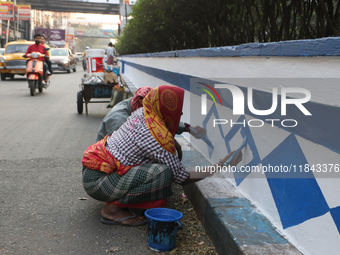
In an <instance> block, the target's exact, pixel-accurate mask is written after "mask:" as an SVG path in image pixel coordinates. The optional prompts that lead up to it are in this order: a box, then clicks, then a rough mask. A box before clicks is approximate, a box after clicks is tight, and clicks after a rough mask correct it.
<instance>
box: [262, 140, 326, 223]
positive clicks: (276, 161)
mask: <svg viewBox="0 0 340 255" xmlns="http://www.w3.org/2000/svg"><path fill="white" fill-rule="evenodd" d="M305 164H308V162H307V160H306V158H305V156H304V154H303V152H302V150H301V148H300V145H299V143H298V141H297V140H296V137H295V136H294V135H293V134H291V135H289V136H288V137H287V138H286V139H285V140H284V141H283V142H282V143H281V144H279V145H278V146H277V147H276V148H275V149H274V150H273V151H272V152H271V153H270V154H269V155H267V156H266V157H265V158H264V159H263V160H262V165H263V166H267V167H269V166H273V167H274V166H280V165H283V166H288V167H289V166H291V165H292V166H294V165H295V166H300V165H302V166H304V165H305ZM298 170H299V169H298ZM294 176H295V178H294ZM266 177H267V182H268V184H269V187H270V190H271V193H272V195H273V198H274V201H275V204H276V207H277V210H278V213H279V215H280V219H281V222H282V226H283V228H284V229H285V228H288V227H292V226H295V225H298V224H300V223H302V222H304V221H306V220H309V219H311V218H315V217H319V216H321V215H323V214H325V213H327V212H329V207H328V204H327V202H326V200H325V198H324V196H323V194H322V191H321V189H320V187H319V185H318V183H317V182H316V180H315V178H314V174H313V172H311V171H309V172H307V173H306V172H304V171H302V172H301V173H300V172H296V173H276V172H274V173H266ZM285 177H287V178H285Z"/></svg>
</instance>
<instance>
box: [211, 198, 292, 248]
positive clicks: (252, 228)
mask: <svg viewBox="0 0 340 255" xmlns="http://www.w3.org/2000/svg"><path fill="white" fill-rule="evenodd" d="M208 203H209V205H210V207H211V208H212V209H213V210H212V212H213V213H215V214H216V215H218V218H219V220H220V221H221V223H222V225H224V226H225V228H226V229H228V231H229V232H230V235H231V236H233V237H234V238H235V239H236V240H235V241H237V242H238V243H239V245H240V246H242V245H270V244H286V243H287V240H286V239H284V238H283V237H282V236H281V235H279V234H278V233H277V231H276V230H275V228H274V227H273V226H272V224H271V223H270V222H269V220H268V219H267V218H266V217H264V216H263V215H262V214H260V213H258V211H257V209H256V208H255V207H254V206H253V205H252V204H251V203H250V202H249V201H248V200H247V199H245V198H208ZM205 216H206V217H207V218H213V216H212V215H209V214H206V215H205Z"/></svg>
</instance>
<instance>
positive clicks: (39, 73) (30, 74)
mask: <svg viewBox="0 0 340 255" xmlns="http://www.w3.org/2000/svg"><path fill="white" fill-rule="evenodd" d="M27 57H29V58H30V60H28V62H27V67H26V76H27V81H28V87H29V88H30V92H31V96H35V92H36V89H38V90H39V92H40V93H41V92H43V88H47V87H48V86H49V83H48V84H46V85H45V86H44V85H43V74H44V62H43V61H41V60H40V59H39V58H41V57H45V55H44V54H41V53H40V52H32V53H30V54H27Z"/></svg>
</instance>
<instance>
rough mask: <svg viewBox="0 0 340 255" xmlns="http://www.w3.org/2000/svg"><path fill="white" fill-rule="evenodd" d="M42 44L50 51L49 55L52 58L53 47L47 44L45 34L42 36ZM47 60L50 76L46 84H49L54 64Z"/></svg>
mask: <svg viewBox="0 0 340 255" xmlns="http://www.w3.org/2000/svg"><path fill="white" fill-rule="evenodd" d="M40 43H41V44H42V45H44V47H45V49H48V55H49V56H51V47H50V46H49V45H47V44H46V36H45V35H44V34H41V38H40ZM45 60H46V64H47V66H48V71H49V73H47V75H48V76H47V80H46V82H48V80H49V76H51V75H52V62H51V60H49V59H45Z"/></svg>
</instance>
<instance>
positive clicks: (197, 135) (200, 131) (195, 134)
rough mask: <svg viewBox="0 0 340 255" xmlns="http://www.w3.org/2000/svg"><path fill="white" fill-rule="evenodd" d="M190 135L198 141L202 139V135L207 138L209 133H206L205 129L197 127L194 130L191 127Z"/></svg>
mask: <svg viewBox="0 0 340 255" xmlns="http://www.w3.org/2000/svg"><path fill="white" fill-rule="evenodd" d="M189 133H190V135H192V136H193V137H195V138H196V139H200V135H201V136H203V137H206V136H207V132H206V131H205V129H204V128H202V127H200V126H196V127H194V128H192V127H189Z"/></svg>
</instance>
